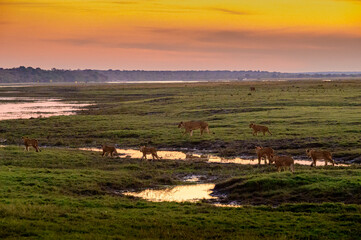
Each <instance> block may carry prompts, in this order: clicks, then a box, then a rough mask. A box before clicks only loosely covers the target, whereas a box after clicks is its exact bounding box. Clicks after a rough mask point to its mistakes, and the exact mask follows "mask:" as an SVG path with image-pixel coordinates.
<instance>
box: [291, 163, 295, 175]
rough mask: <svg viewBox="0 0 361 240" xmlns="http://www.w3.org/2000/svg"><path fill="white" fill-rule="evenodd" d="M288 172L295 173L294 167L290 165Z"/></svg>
mask: <svg viewBox="0 0 361 240" xmlns="http://www.w3.org/2000/svg"><path fill="white" fill-rule="evenodd" d="M290 171H291V172H292V173H294V172H295V165H294V164H291V165H290Z"/></svg>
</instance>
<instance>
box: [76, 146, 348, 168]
mask: <svg viewBox="0 0 361 240" xmlns="http://www.w3.org/2000/svg"><path fill="white" fill-rule="evenodd" d="M80 150H86V151H98V152H100V151H102V149H100V148H80ZM117 152H118V154H119V158H127V157H130V158H141V157H142V156H143V154H142V153H141V152H140V151H139V150H135V149H117ZM157 153H158V156H159V157H161V158H162V159H169V160H195V161H197V160H199V161H205V162H210V163H225V164H226V163H236V164H250V165H257V164H258V159H255V158H254V159H252V158H239V157H236V158H221V157H218V156H214V155H209V154H208V155H207V158H203V156H202V155H200V154H192V157H191V158H189V157H187V154H185V153H183V152H180V151H163V150H162V151H158V152H157ZM201 156H202V157H201ZM147 157H148V159H152V156H151V155H147ZM261 163H262V164H264V161H263V160H262V162H261ZM324 163H325V161H323V160H317V165H318V166H323V165H324ZM295 164H299V165H311V160H300V159H295ZM329 164H330V163H329ZM335 166H349V165H348V164H338V165H335Z"/></svg>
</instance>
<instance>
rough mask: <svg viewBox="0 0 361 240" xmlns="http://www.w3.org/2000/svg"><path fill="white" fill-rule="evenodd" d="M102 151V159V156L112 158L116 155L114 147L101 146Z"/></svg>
mask: <svg viewBox="0 0 361 240" xmlns="http://www.w3.org/2000/svg"><path fill="white" fill-rule="evenodd" d="M102 149H103V154H102V157H104V155H105V156H109V155H110V156H112V157H113V155H114V154H117V149H115V147H112V146H107V145H103V146H102Z"/></svg>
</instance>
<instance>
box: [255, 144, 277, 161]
mask: <svg viewBox="0 0 361 240" xmlns="http://www.w3.org/2000/svg"><path fill="white" fill-rule="evenodd" d="M256 153H257V157H258V164H261V160H262V158H264V164H267V158H268V164H271V162H270V159H271V155H272V154H274V150H273V149H272V148H270V147H264V148H263V147H256Z"/></svg>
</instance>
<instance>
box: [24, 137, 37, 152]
mask: <svg viewBox="0 0 361 240" xmlns="http://www.w3.org/2000/svg"><path fill="white" fill-rule="evenodd" d="M23 140H24V145H25V149H26V151H29V147H30V146H32V147H33V148H35V150H36V152H41V151H40V148H39V145H38V140H36V139H31V138H28V137H23Z"/></svg>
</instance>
